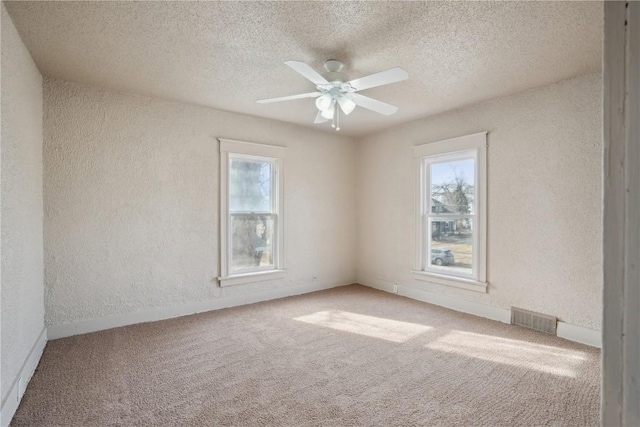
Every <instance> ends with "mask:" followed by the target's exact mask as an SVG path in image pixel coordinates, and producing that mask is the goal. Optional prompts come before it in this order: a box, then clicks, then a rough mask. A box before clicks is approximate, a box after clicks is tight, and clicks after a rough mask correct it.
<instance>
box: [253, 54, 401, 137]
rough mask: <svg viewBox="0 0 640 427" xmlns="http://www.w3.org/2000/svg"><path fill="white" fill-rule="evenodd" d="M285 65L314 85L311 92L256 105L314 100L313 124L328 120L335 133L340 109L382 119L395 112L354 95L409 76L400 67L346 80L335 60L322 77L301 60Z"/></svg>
mask: <svg viewBox="0 0 640 427" xmlns="http://www.w3.org/2000/svg"><path fill="white" fill-rule="evenodd" d="M285 64H287V65H288V66H289V67H291V68H293V70H295V71H297V72H298V73H300V74H301V75H302V76H303V77H305V78H306V79H308V80H310V81H311V82H312V83H313V84H315V85H316V90H315V92H309V93H301V94H299V95H291V96H282V97H279V98H270V99H260V100H259V101H257V102H258V104H269V103H271V102H280V101H290V100H293V99H301V98H317V99H316V107H317V108H318V114H316V118H315V120H314V123H324V122H327V121H329V120H331V127H333V128H335V129H336V130H340V110H342V112H343V113H344V114H346V115H348V114H350V113H351V112H352V111H353V110H354V108H356V105H359V106H360V107H363V108H366V109H368V110H371V111H375V112H376V113H380V114H384V115H385V116H390V115H391V114H393V113H395V112H396V111H398V107H395V106H393V105H390V104H387V103H385V102H382V101H378V100H377V99H373V98H369V97H368V96H364V95H360V94H359V93H357V92H359V91H361V90H364V89H370V88H373V87H378V86H382V85H387V84H390V83H395V82H399V81H402V80H406V79H408V78H409V73H407V72H406V71H405V70H403V69H402V68H400V67H394V68H390V69H388V70H386V71H380V72H379V73H375V74H371V75H369V76H365V77H361V78H359V79H354V80H349V81H346V80H347V78H346V76H345V75H344V74H343V73H342V72H341V71H342V68H343V67H344V64H343V63H342V62H340V61H338V60H335V59H330V60H328V61H325V63H324V68H325V70H326V71H327V73H326V74H325V75H326V78H325V77H323V76H322V75H320V74H319V73H318V72H316V71H315V70H314V69H313V68H311V67H310V66H309V65H307V64H306V63H304V62H302V61H286V62H285ZM338 106H339V108H338Z"/></svg>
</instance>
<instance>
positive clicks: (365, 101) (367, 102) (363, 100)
mask: <svg viewBox="0 0 640 427" xmlns="http://www.w3.org/2000/svg"><path fill="white" fill-rule="evenodd" d="M351 96H352V99H353V102H355V103H356V105H359V106H361V107H363V108H366V109H367V110H371V111H375V112H376V113H380V114H384V115H385V116H390V115H392V114H393V113H395V112H396V111H398V107H395V106H393V105H391V104H387V103H386V102H382V101H378V100H377V99H373V98H369V97H368V96H364V95H360V94H359V93H352V94H351Z"/></svg>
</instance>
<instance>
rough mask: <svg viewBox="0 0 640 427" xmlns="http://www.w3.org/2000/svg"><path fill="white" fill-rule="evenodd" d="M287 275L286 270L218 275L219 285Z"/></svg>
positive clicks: (230, 284)
mask: <svg viewBox="0 0 640 427" xmlns="http://www.w3.org/2000/svg"><path fill="white" fill-rule="evenodd" d="M285 277H287V271H286V270H268V271H256V272H255V273H244V274H234V275H233V276H226V277H218V280H219V281H220V286H222V287H224V286H233V285H244V284H246V283H254V282H265V281H267V280H275V279H283V278H285Z"/></svg>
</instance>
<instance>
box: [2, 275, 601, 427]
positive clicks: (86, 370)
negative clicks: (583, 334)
mask: <svg viewBox="0 0 640 427" xmlns="http://www.w3.org/2000/svg"><path fill="white" fill-rule="evenodd" d="M599 360H600V352H599V351H598V350H596V349H593V348H590V347H587V346H582V345H579V344H574V343H571V342H569V341H565V340H562V339H559V338H555V337H550V336H546V335H543V334H540V333H536V332H533V331H529V330H526V329H523V328H518V327H514V326H509V325H505V324H501V323H498V322H493V321H490V320H484V319H481V318H477V317H474V316H470V315H465V314H460V313H456V312H454V311H450V310H446V309H443V308H439V307H436V306H432V305H429V304H425V303H422V302H418V301H413V300H410V299H407V298H402V297H399V296H396V295H391V294H387V293H384V292H379V291H376V290H372V289H368V288H365V287H362V286H358V285H352V286H348V287H343V288H338V289H332V290H329V291H322V292H316V293H313V294H307V295H302V296H298V297H292V298H286V299H281V300H277V301H271V302H265V303H260V304H254V305H250V306H244V307H238V308H232V309H226V310H220V311H216V312H209V313H204V314H199V315H194V316H188V317H183V318H179V319H172V320H166V321H161V322H155V323H147V324H141V325H135V326H129V327H124V328H118V329H112V330H109V331H104V332H98V333H93V334H87V335H82V336H78V337H71V338H65V339H61V340H56V341H51V342H49V344H48V345H47V347H46V350H45V353H44V356H43V357H42V361H41V362H40V366H39V368H38V370H37V372H36V374H35V376H34V377H33V379H32V381H31V383H30V385H29V387H28V389H27V393H26V395H25V397H24V400H23V403H22V404H21V406H20V408H19V409H18V412H17V414H16V416H15V418H14V422H13V425H14V426H178V425H180V426H226V425H235V426H412V425H416V426H418V425H429V426H439V425H442V426H516V425H529V426H532V425H536V426H537V425H551V426H565V425H567V426H570V425H571V426H588V425H597V424H598V417H599V400H600V399H599V392H600V386H599V382H600V362H599Z"/></svg>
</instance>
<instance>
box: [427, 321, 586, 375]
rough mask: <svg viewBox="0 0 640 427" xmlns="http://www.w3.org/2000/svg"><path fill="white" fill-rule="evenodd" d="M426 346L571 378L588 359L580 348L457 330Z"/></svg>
mask: <svg viewBox="0 0 640 427" xmlns="http://www.w3.org/2000/svg"><path fill="white" fill-rule="evenodd" d="M425 347H427V348H429V349H432V350H439V351H444V352H447V353H456V354H460V355H463V356H468V357H473V358H476V359H482V360H487V361H490V362H495V363H501V364H506V365H511V366H518V367H522V368H526V369H533V370H536V371H540V372H546V373H549V374H553V375H559V376H563V377H571V378H575V377H576V375H577V368H578V367H579V366H580V365H581V364H582V363H583V362H584V361H585V360H586V359H587V357H586V355H585V354H584V353H583V352H581V351H579V350H570V349H564V348H558V347H552V346H548V345H542V344H536V343H531V342H527V341H519V340H512V339H508V338H500V337H495V336H491V335H482V334H475V333H472V332H463V331H455V330H454V331H451V332H450V333H449V334H447V335H445V336H443V337H441V338H439V339H438V340H436V341H434V342H432V343H429V344H427V345H426V346H425Z"/></svg>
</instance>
